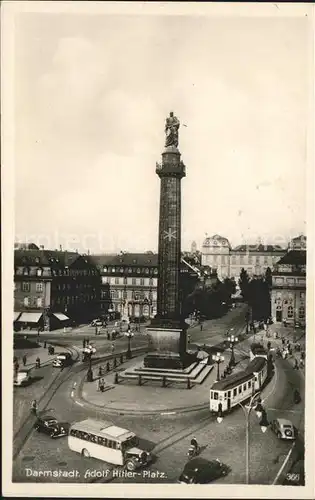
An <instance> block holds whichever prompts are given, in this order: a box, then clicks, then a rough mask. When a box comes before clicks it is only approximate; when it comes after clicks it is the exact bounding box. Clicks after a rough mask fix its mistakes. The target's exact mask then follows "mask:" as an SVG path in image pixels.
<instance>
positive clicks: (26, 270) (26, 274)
mask: <svg viewBox="0 0 315 500" xmlns="http://www.w3.org/2000/svg"><path fill="white" fill-rule="evenodd" d="M23 274H24V276H28V275H29V269H28V267H23Z"/></svg>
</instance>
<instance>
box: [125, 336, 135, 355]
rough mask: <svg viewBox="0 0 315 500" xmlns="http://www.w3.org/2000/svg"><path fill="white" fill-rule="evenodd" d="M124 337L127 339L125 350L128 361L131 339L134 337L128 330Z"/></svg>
mask: <svg viewBox="0 0 315 500" xmlns="http://www.w3.org/2000/svg"><path fill="white" fill-rule="evenodd" d="M125 335H126V337H127V338H128V349H127V358H128V359H131V357H132V356H131V349H130V345H131V339H132V337H133V336H134V334H133V332H132V331H131V330H128V331H127V332H126V333H125Z"/></svg>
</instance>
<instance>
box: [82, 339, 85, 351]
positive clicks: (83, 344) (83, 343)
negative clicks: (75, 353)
mask: <svg viewBox="0 0 315 500" xmlns="http://www.w3.org/2000/svg"><path fill="white" fill-rule="evenodd" d="M82 346H83V349H85V338H84V339H83V342H82Z"/></svg>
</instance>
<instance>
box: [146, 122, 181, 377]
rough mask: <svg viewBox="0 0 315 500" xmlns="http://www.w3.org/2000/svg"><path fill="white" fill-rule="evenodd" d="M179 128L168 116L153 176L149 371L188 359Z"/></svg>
mask: <svg viewBox="0 0 315 500" xmlns="http://www.w3.org/2000/svg"><path fill="white" fill-rule="evenodd" d="M168 120H169V122H168ZM174 121H175V124H174ZM168 124H169V125H168ZM178 128H179V121H178V120H177V118H176V117H174V116H173V114H172V113H171V114H170V117H169V118H167V122H166V133H167V135H166V146H165V149H164V151H163V153H162V162H161V163H157V164H156V173H157V175H158V176H159V178H160V180H161V185H160V214H159V247H158V288H157V314H156V317H155V318H154V319H153V320H152V321H151V325H150V327H149V328H148V329H147V333H148V336H149V353H148V355H147V356H146V357H145V361H144V363H145V366H147V367H151V368H154V367H155V368H183V367H184V366H185V365H186V364H188V358H189V356H187V353H186V330H187V326H188V325H187V324H186V323H185V322H184V320H183V318H181V313H180V300H179V277H180V265H181V179H182V178H183V177H185V175H186V172H185V170H186V169H185V165H184V163H183V162H182V161H181V159H180V157H181V155H180V152H179V150H178V148H177V145H178Z"/></svg>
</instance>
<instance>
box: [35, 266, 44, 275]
mask: <svg viewBox="0 0 315 500" xmlns="http://www.w3.org/2000/svg"><path fill="white" fill-rule="evenodd" d="M42 275H43V270H42V268H41V267H39V268H38V269H36V276H42Z"/></svg>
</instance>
